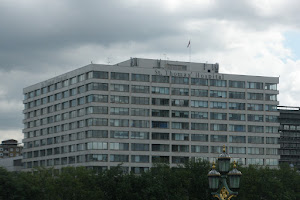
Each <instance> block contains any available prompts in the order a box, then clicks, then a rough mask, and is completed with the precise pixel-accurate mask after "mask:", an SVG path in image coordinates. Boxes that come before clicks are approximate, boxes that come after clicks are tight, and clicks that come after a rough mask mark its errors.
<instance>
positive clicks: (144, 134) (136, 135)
mask: <svg viewBox="0 0 300 200" xmlns="http://www.w3.org/2000/svg"><path fill="white" fill-rule="evenodd" d="M130 138H131V139H139V140H148V139H149V132H135V131H132V132H131V137H130Z"/></svg>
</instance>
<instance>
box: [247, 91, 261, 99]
mask: <svg viewBox="0 0 300 200" xmlns="http://www.w3.org/2000/svg"><path fill="white" fill-rule="evenodd" d="M247 97H248V98H247V99H248V100H263V99H264V94H263V93H249V92H248V93H247Z"/></svg>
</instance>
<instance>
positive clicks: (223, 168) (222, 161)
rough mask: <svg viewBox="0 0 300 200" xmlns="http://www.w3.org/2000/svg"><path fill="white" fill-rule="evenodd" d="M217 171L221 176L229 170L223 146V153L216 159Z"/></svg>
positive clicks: (227, 157)
mask: <svg viewBox="0 0 300 200" xmlns="http://www.w3.org/2000/svg"><path fill="white" fill-rule="evenodd" d="M218 162H219V171H220V173H221V174H227V173H228V172H229V169H230V156H229V155H228V154H227V153H226V152H225V145H224V146H223V153H222V154H220V155H219V157H218Z"/></svg>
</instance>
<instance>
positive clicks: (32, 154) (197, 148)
mask: <svg viewBox="0 0 300 200" xmlns="http://www.w3.org/2000/svg"><path fill="white" fill-rule="evenodd" d="M130 147H131V148H130V150H131V151H153V152H182V153H190V152H191V153H220V148H221V147H220V146H210V148H209V146H205V145H169V144H151V145H150V144H143V143H131V144H130ZM150 147H151V150H150ZM228 149H229V151H228V152H229V153H230V154H248V155H277V154H278V148H263V147H247V148H246V147H228ZM84 150H111V151H129V143H119V142H110V143H108V142H89V143H83V144H77V145H76V144H74V145H68V146H62V147H55V148H49V149H43V150H37V151H29V152H24V153H23V158H24V159H29V158H37V157H44V156H51V155H58V154H64V153H70V152H77V151H84Z"/></svg>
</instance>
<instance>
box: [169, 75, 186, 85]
mask: <svg viewBox="0 0 300 200" xmlns="http://www.w3.org/2000/svg"><path fill="white" fill-rule="evenodd" d="M172 83H173V84H184V85H188V84H189V78H188V77H175V76H172Z"/></svg>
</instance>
